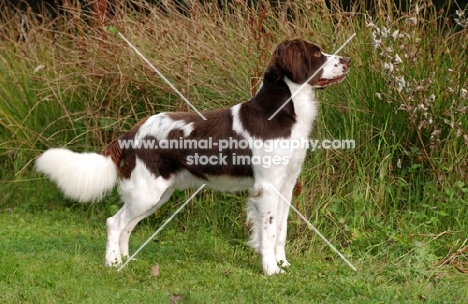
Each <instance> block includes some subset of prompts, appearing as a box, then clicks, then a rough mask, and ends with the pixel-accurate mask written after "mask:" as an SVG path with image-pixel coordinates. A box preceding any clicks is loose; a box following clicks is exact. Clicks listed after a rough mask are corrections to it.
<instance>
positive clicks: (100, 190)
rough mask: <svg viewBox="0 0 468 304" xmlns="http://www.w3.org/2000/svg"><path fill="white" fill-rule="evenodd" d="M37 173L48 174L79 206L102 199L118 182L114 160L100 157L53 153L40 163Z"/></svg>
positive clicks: (58, 151)
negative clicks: (79, 203)
mask: <svg viewBox="0 0 468 304" xmlns="http://www.w3.org/2000/svg"><path fill="white" fill-rule="evenodd" d="M36 170H37V171H39V172H42V173H44V174H46V175H47V176H48V177H49V178H50V179H51V180H53V181H54V182H56V183H57V185H58V186H59V188H60V189H61V190H62V191H63V193H64V194H65V195H66V196H67V197H69V198H71V199H73V200H76V201H78V202H90V201H96V200H99V199H101V198H102V197H103V196H104V195H105V194H106V193H107V192H108V191H111V190H112V188H114V186H115V184H116V182H117V169H116V167H115V164H114V163H113V162H112V159H111V158H110V157H109V158H107V157H104V156H102V155H100V154H96V153H75V152H72V151H70V150H67V149H50V150H47V151H46V152H44V154H42V155H41V156H40V157H39V158H38V159H37V161H36Z"/></svg>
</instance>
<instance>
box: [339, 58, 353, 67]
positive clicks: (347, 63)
mask: <svg viewBox="0 0 468 304" xmlns="http://www.w3.org/2000/svg"><path fill="white" fill-rule="evenodd" d="M340 63H341V64H346V65H349V64H350V63H351V57H340Z"/></svg>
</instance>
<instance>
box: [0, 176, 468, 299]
mask: <svg viewBox="0 0 468 304" xmlns="http://www.w3.org/2000/svg"><path fill="white" fill-rule="evenodd" d="M0 185H1V187H2V188H3V189H1V190H2V193H4V192H5V191H6V190H7V188H8V191H7V193H9V194H8V195H7V196H6V197H3V198H2V200H1V201H0V217H1V222H2V223H3V225H2V230H1V232H0V238H1V240H2V246H1V248H2V249H1V251H0V260H1V263H0V302H2V303H18V302H23V303H82V302H84V303H86V302H89V303H135V302H148V303H315V302H326V303H410V302H414V303H419V302H427V303H463V302H465V300H466V298H467V296H468V289H467V288H466V286H467V282H468V281H467V278H466V275H464V274H461V273H459V272H457V271H456V270H455V269H454V268H453V267H450V266H444V267H440V268H438V267H435V266H434V264H436V263H437V260H436V259H434V260H431V256H430V254H428V253H427V252H425V251H424V249H425V248H424V246H421V247H420V248H418V250H410V251H408V252H407V253H406V254H404V255H402V256H401V257H399V258H395V259H388V258H389V256H385V254H376V255H375V256H371V255H369V254H368V253H366V252H365V251H361V252H360V251H356V250H353V249H351V251H349V252H348V254H347V255H348V257H349V258H350V259H351V261H352V262H353V264H354V265H355V266H356V267H357V268H358V272H356V273H355V272H353V271H352V270H351V269H350V268H349V267H348V266H346V265H345V264H344V262H343V261H342V260H341V259H339V257H337V256H335V255H334V254H333V253H332V252H331V251H329V250H328V249H327V248H326V247H324V246H323V244H320V240H319V239H318V238H317V237H315V236H314V237H312V238H311V240H310V246H306V247H304V244H303V243H304V242H301V243H302V244H301V245H300V246H299V245H298V244H295V241H294V240H291V244H290V246H289V247H288V249H289V250H288V251H289V252H290V254H289V260H290V261H291V262H292V266H291V267H290V268H289V269H288V271H287V273H286V274H284V275H280V276H273V277H266V276H263V275H262V274H261V266H260V263H259V258H258V256H257V255H256V254H255V253H254V252H252V250H251V249H250V248H248V247H247V246H245V245H244V242H245V239H239V238H238V237H237V236H238V235H239V231H230V230H229V229H228V230H224V229H220V228H219V227H216V226H217V224H216V222H215V226H209V225H208V226H205V227H201V226H198V227H197V226H196V225H198V224H190V223H188V222H187V223H184V222H183V221H184V218H185V216H184V215H183V213H184V211H186V210H184V211H183V212H182V213H181V214H180V218H179V219H175V220H174V221H173V222H171V223H170V224H169V225H168V226H167V227H166V228H165V229H164V230H163V231H162V232H161V234H160V235H158V236H157V237H156V241H155V242H150V243H149V244H148V245H147V246H146V247H145V248H144V249H143V250H142V251H141V252H140V254H139V255H138V256H137V260H136V261H132V262H130V263H129V264H128V265H127V266H126V267H125V268H124V269H123V270H122V271H121V272H117V271H116V269H109V268H106V267H105V266H104V265H103V259H104V250H105V238H106V232H105V218H106V217H107V216H108V215H109V214H110V213H111V212H112V210H113V208H115V206H114V205H113V203H112V202H115V201H117V199H118V198H117V197H116V196H115V195H112V196H110V197H108V199H107V200H106V202H103V203H101V204H95V205H88V206H81V205H75V204H72V203H70V202H68V203H67V202H66V201H65V200H64V199H63V198H62V197H61V195H60V194H59V193H58V191H57V190H56V189H53V187H51V185H50V184H49V183H48V182H46V181H42V180H38V181H30V182H22V183H15V184H5V183H3V184H0ZM12 190H13V191H12ZM173 210H175V207H174V204H173V203H172V204H171V203H168V205H167V210H166V211H167V212H171V211H173ZM168 214H169V213H168ZM165 218H167V216H165V214H163V215H161V216H160V217H159V218H156V217H155V218H153V219H149V220H146V221H144V222H142V223H141V224H140V225H139V226H138V227H137V229H136V231H135V232H134V235H133V237H132V239H131V250H133V251H134V250H136V249H137V248H138V247H139V246H140V245H141V244H142V243H143V242H144V241H145V240H146V239H147V238H148V237H149V236H150V235H151V234H152V233H153V231H154V230H155V229H157V227H159V226H160V225H161V224H162V222H163V221H164V220H165ZM304 225H305V224H304ZM322 232H324V233H326V231H322ZM391 246H392V245H391V244H389V245H388V246H383V247H382V248H383V249H382V250H383V251H385V250H388V251H392V252H395V251H398V248H391ZM156 264H159V267H160V268H159V274H158V275H157V276H153V275H152V274H151V272H152V268H153V266H154V265H156Z"/></svg>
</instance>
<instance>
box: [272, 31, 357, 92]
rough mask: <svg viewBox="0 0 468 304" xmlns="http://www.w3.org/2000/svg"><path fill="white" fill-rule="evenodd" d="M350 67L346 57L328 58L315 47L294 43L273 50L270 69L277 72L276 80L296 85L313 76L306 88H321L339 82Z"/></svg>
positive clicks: (293, 41) (300, 41)
mask: <svg viewBox="0 0 468 304" xmlns="http://www.w3.org/2000/svg"><path fill="white" fill-rule="evenodd" d="M350 64H351V58H349V57H341V56H333V55H328V54H325V53H323V52H322V50H321V49H320V47H319V46H318V45H316V44H315V43H311V42H308V41H305V40H303V39H294V40H286V41H283V42H282V43H280V44H279V45H278V46H277V47H276V49H275V51H274V52H273V56H272V58H271V62H270V67H273V68H274V69H275V70H276V71H277V75H278V78H281V79H282V78H283V77H284V76H286V77H288V78H289V79H290V80H291V81H293V82H295V83H299V84H302V83H304V82H306V81H307V80H308V79H309V78H310V77H311V76H312V75H314V74H315V76H314V77H313V78H312V79H311V80H310V81H309V84H310V85H311V86H312V87H315V88H324V87H327V86H330V85H332V84H336V83H339V82H341V81H342V80H343V79H344V78H345V77H346V74H348V71H349V67H350ZM322 66H323V67H322ZM320 68H321V69H320ZM318 70H319V71H318ZM317 71H318V72H317ZM278 80H279V79H278Z"/></svg>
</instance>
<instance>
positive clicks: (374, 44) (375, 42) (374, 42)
mask: <svg viewBox="0 0 468 304" xmlns="http://www.w3.org/2000/svg"><path fill="white" fill-rule="evenodd" d="M381 44H382V40H380V39H373V40H372V44H371V45H372V47H373V48H374V49H376V48H378V47H379V46H380V45H381Z"/></svg>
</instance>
